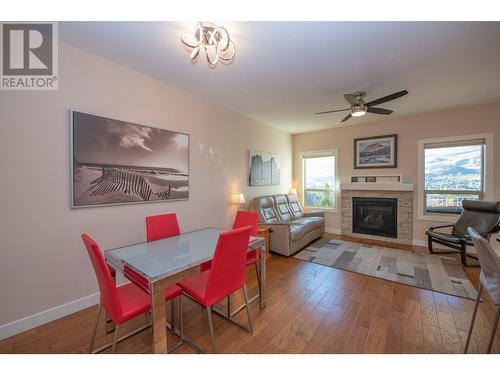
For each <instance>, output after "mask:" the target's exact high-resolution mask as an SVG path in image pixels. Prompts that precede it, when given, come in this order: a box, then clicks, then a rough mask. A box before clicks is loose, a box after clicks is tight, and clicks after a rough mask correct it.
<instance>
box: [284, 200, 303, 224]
mask: <svg viewBox="0 0 500 375" xmlns="http://www.w3.org/2000/svg"><path fill="white" fill-rule="evenodd" d="M286 199H287V201H288V207H289V208H290V211H291V212H292V215H293V217H294V218H295V219H298V218H301V217H302V216H304V211H303V210H302V207H301V205H300V203H299V199H298V198H297V196H296V195H295V194H288V195H287V196H286Z"/></svg>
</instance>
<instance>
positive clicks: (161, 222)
mask: <svg viewBox="0 0 500 375" xmlns="http://www.w3.org/2000/svg"><path fill="white" fill-rule="evenodd" d="M179 234H181V230H180V229H179V223H178V222H177V215H176V214H164V215H156V216H148V217H146V237H147V240H148V242H151V241H156V240H161V239H163V238H168V237H173V236H178V235H179Z"/></svg>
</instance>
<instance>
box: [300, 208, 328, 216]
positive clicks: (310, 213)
mask: <svg viewBox="0 0 500 375" xmlns="http://www.w3.org/2000/svg"><path fill="white" fill-rule="evenodd" d="M304 216H305V217H313V216H315V217H325V211H323V210H309V211H304Z"/></svg>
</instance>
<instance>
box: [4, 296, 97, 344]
mask: <svg viewBox="0 0 500 375" xmlns="http://www.w3.org/2000/svg"><path fill="white" fill-rule="evenodd" d="M98 303H99V293H94V294H91V295H90V296H87V297H83V298H80V299H77V300H75V301H71V302H68V303H65V304H63V305H60V306H56V307H53V308H51V309H48V310H45V311H42V312H39V313H36V314H33V315H30V316H27V317H25V318H22V319H19V320H16V321H14V322H10V323H6V324H4V325H2V326H0V340H3V339H6V338H7V337H10V336H14V335H17V334H18V333H21V332H24V331H27V330H30V329H32V328H35V327H38V326H41V325H43V324H45V323H49V322H51V321H53V320H56V319H59V318H62V317H64V316H67V315H70V314H73V313H75V312H77V311H80V310H83V309H86V308H87V307H90V306H93V305H96V304H98Z"/></svg>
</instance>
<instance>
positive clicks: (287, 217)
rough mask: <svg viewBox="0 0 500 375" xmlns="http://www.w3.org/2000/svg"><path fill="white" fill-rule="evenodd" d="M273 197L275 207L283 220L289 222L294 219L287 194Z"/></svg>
mask: <svg viewBox="0 0 500 375" xmlns="http://www.w3.org/2000/svg"><path fill="white" fill-rule="evenodd" d="M273 199H274V207H275V208H276V211H277V212H278V215H279V217H280V220H281V222H283V223H288V222H290V221H292V220H293V215H292V213H291V212H290V209H289V207H288V200H287V199H286V195H284V194H277V195H273Z"/></svg>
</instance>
